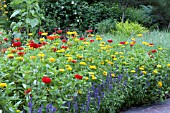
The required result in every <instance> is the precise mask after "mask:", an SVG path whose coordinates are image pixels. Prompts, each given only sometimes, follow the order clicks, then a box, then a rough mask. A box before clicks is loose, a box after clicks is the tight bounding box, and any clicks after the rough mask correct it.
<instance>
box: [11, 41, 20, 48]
mask: <svg viewBox="0 0 170 113" xmlns="http://www.w3.org/2000/svg"><path fill="white" fill-rule="evenodd" d="M12 46H13V47H20V46H21V42H14V43H13V44H12Z"/></svg>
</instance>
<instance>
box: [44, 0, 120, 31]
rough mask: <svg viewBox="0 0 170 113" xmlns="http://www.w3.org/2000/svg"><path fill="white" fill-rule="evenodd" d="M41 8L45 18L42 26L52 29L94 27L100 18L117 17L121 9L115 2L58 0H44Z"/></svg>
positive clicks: (84, 28) (85, 28)
mask: <svg viewBox="0 0 170 113" xmlns="http://www.w3.org/2000/svg"><path fill="white" fill-rule="evenodd" d="M41 8H44V9H45V12H46V19H45V22H44V27H46V28H48V29H49V30H52V29H53V28H54V27H59V28H61V29H62V28H69V29H79V30H82V31H83V30H87V29H89V28H90V29H91V28H94V27H95V24H97V23H98V22H101V21H102V20H105V19H108V18H112V19H118V18H119V17H120V14H121V13H120V12H121V10H120V9H119V7H118V5H116V4H112V5H110V4H108V3H103V2H99V3H95V4H92V5H88V3H87V2H82V1H72V0H58V1H44V2H42V4H41Z"/></svg>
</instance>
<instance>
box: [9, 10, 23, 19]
mask: <svg viewBox="0 0 170 113" xmlns="http://www.w3.org/2000/svg"><path fill="white" fill-rule="evenodd" d="M20 12H21V10H20V9H17V10H15V11H14V12H13V14H12V15H11V17H10V18H12V17H15V16H16V15H18V14H19V13H20Z"/></svg>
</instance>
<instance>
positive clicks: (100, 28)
mask: <svg viewBox="0 0 170 113" xmlns="http://www.w3.org/2000/svg"><path fill="white" fill-rule="evenodd" d="M96 28H97V32H99V33H111V32H112V30H115V28H116V23H115V22H114V20H112V19H106V20H103V21H101V22H99V23H97V24H96Z"/></svg>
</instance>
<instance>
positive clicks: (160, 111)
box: [121, 99, 170, 113]
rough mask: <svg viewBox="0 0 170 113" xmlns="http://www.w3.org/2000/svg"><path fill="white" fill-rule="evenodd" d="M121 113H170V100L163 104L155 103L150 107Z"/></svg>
mask: <svg viewBox="0 0 170 113" xmlns="http://www.w3.org/2000/svg"><path fill="white" fill-rule="evenodd" d="M121 113H170V99H167V100H165V101H164V102H162V103H155V104H153V105H150V106H144V107H137V108H132V109H130V110H128V111H125V112H121Z"/></svg>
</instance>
